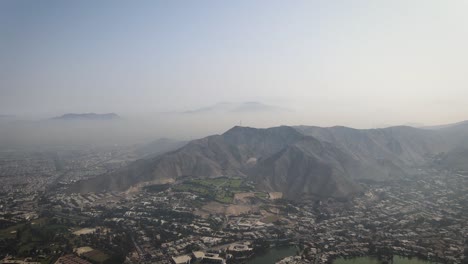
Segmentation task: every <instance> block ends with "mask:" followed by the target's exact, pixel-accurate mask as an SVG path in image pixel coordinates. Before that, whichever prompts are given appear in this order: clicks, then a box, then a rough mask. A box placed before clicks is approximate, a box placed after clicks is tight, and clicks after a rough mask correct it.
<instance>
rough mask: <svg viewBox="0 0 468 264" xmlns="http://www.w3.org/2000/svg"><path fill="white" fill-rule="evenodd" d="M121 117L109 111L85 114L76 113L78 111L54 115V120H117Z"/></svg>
mask: <svg viewBox="0 0 468 264" xmlns="http://www.w3.org/2000/svg"><path fill="white" fill-rule="evenodd" d="M116 119H120V116H119V115H117V114H115V113H107V114H96V113H84V114H76V113H68V114H64V115H62V116H57V117H53V118H52V120H67V121H72V120H116Z"/></svg>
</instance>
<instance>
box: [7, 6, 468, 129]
mask: <svg viewBox="0 0 468 264" xmlns="http://www.w3.org/2000/svg"><path fill="white" fill-rule="evenodd" d="M467 14H468V1H463V0H460V1H456V0H451V1H443V0H437V1H429V0H420V1H416V0H411V1H408V0H402V1H397V0H392V1H375V0H369V1H348V0H346V1H345V0H344V1H330V0H323V1H312V0H309V1H266V0H265V1H252V0H246V1H122V2H120V1H47V0H44V1H33V0H30V1H22V0H12V1H9V0H3V1H0V114H14V115H36V116H47V115H58V114H62V113H65V112H117V113H119V114H124V115H125V114H138V113H151V112H160V111H173V110H188V109H192V108H197V107H202V106H206V105H210V104H214V103H217V102H220V101H262V102H265V103H270V104H276V105H281V106H285V107H290V108H294V109H296V113H297V115H298V116H300V118H303V119H298V120H303V121H297V120H295V122H296V123H297V122H303V123H306V124H318V125H331V124H343V125H351V126H358V127H359V126H372V125H376V124H398V123H406V122H419V123H425V124H437V123H448V122H453V121H459V120H463V119H468V16H467ZM285 122H286V121H283V123H285ZM286 123H287V122H286Z"/></svg>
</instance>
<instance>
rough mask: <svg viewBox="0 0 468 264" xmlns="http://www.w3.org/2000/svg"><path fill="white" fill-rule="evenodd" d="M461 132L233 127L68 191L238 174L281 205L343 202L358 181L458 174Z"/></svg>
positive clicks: (465, 149)
mask: <svg viewBox="0 0 468 264" xmlns="http://www.w3.org/2000/svg"><path fill="white" fill-rule="evenodd" d="M466 132H468V124H467V123H460V124H455V125H453V126H447V127H443V128H438V129H422V128H414V127H408V126H397V127H389V128H383V129H353V128H348V127H341V126H336V127H328V128H323V127H315V126H297V127H290V126H280V127H272V128H266V129H257V128H250V127H240V126H236V127H233V128H232V129H230V130H228V131H226V132H225V133H223V134H222V135H213V136H208V137H205V138H202V139H198V140H193V141H190V142H188V143H186V144H185V145H183V146H181V147H180V148H178V149H176V150H173V151H170V152H167V153H164V154H161V155H157V156H155V157H151V158H147V159H141V160H137V161H135V162H134V163H132V164H130V165H129V166H128V167H125V168H124V169H121V170H119V171H117V172H114V173H111V174H107V175H102V176H100V177H97V178H94V179H90V180H85V181H80V182H77V183H76V184H75V185H73V186H71V188H70V191H73V192H91V191H94V192H95V191H102V190H118V191H124V190H127V189H129V188H131V187H141V186H145V185H151V184H161V183H170V182H175V181H177V180H180V179H185V178H204V177H218V176H227V177H239V176H240V177H245V178H248V179H250V180H252V181H253V182H254V183H255V185H256V187H257V189H259V190H264V191H276V192H282V193H283V194H284V196H285V197H286V198H288V199H296V200H298V199H301V200H304V199H316V198H321V197H336V198H346V197H349V196H351V195H353V194H357V193H360V192H362V191H363V190H362V187H361V186H360V185H359V181H360V180H371V181H388V180H397V179H401V178H405V177H410V176H411V175H413V174H415V173H417V171H418V169H419V168H421V167H422V166H426V165H431V166H442V167H444V168H448V167H450V166H458V167H455V168H458V169H463V168H464V166H466V165H465V164H467V162H466V161H468V160H467V158H468V136H466V135H468V134H467V133H466Z"/></svg>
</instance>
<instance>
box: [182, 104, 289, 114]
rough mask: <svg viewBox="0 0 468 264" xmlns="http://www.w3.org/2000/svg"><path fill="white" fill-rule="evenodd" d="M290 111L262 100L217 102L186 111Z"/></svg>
mask: <svg viewBox="0 0 468 264" xmlns="http://www.w3.org/2000/svg"><path fill="white" fill-rule="evenodd" d="M286 111H290V110H288V109H286V108H283V107H280V106H275V105H268V104H264V103H261V102H242V103H230V102H223V103H217V104H215V105H212V106H208V107H202V108H198V109H194V110H189V111H185V112H184V113H186V114H203V113H204V114H210V113H211V114H213V113H262V112H272V113H275V112H286Z"/></svg>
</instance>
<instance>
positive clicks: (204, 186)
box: [172, 177, 252, 203]
mask: <svg viewBox="0 0 468 264" xmlns="http://www.w3.org/2000/svg"><path fill="white" fill-rule="evenodd" d="M172 189H173V190H174V191H176V192H191V193H195V194H198V195H200V196H202V197H205V198H209V199H212V200H215V201H218V202H220V203H232V201H233V199H234V194H235V193H238V192H248V191H251V190H252V188H251V187H250V186H248V185H246V184H245V182H244V180H243V179H241V178H227V177H219V178H211V179H194V180H189V181H185V182H183V183H180V184H176V185H175V186H174V187H173V188H172Z"/></svg>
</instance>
